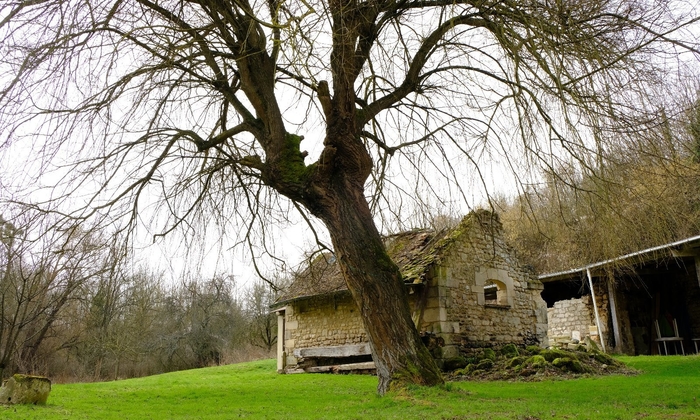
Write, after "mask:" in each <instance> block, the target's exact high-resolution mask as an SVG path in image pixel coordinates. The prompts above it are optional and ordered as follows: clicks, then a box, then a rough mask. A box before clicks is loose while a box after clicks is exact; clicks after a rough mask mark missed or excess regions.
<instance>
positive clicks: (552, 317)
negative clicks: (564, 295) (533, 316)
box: [547, 296, 597, 345]
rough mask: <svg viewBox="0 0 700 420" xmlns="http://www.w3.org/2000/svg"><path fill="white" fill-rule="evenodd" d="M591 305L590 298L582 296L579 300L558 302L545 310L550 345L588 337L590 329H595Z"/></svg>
mask: <svg viewBox="0 0 700 420" xmlns="http://www.w3.org/2000/svg"><path fill="white" fill-rule="evenodd" d="M591 305H592V304H591V298H590V296H583V297H581V298H579V299H570V300H560V301H559V302H555V303H554V306H553V307H551V308H549V309H547V319H548V320H549V329H548V331H547V335H548V336H549V340H550V343H551V344H553V345H554V344H559V343H562V342H570V341H571V340H572V339H574V338H576V339H578V340H583V339H584V338H585V337H590V336H591V334H590V331H591V328H595V319H594V315H593V310H592V306H591ZM596 335H597V332H596Z"/></svg>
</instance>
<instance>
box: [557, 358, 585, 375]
mask: <svg viewBox="0 0 700 420" xmlns="http://www.w3.org/2000/svg"><path fill="white" fill-rule="evenodd" d="M552 366H554V367H556V368H559V369H562V370H566V371H568V372H574V373H583V372H584V369H583V365H582V364H581V362H579V361H578V360H577V359H572V358H571V357H560V358H558V359H554V360H553V361H552Z"/></svg>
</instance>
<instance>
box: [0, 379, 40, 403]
mask: <svg viewBox="0 0 700 420" xmlns="http://www.w3.org/2000/svg"><path fill="white" fill-rule="evenodd" d="M50 392H51V381H50V380H49V378H45V377H43V376H32V375H20V374H15V375H12V376H11V377H10V378H9V379H7V380H6V381H5V382H4V383H3V384H2V387H0V403H2V404H39V405H44V404H46V400H47V399H48V398H49V393H50Z"/></svg>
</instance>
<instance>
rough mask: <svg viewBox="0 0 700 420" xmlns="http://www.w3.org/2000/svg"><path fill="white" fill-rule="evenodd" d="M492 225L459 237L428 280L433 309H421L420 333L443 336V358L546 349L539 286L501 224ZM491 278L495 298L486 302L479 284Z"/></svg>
mask: <svg viewBox="0 0 700 420" xmlns="http://www.w3.org/2000/svg"><path fill="white" fill-rule="evenodd" d="M492 223H493V224H485V225H481V226H479V225H476V226H472V227H471V229H470V230H468V231H465V232H464V233H463V234H462V235H461V236H459V237H458V238H457V240H456V243H455V244H454V245H453V246H452V247H451V248H450V250H449V251H448V253H447V254H446V255H445V258H444V259H443V263H442V264H441V266H440V268H439V270H437V275H436V276H435V279H434V280H433V287H434V290H435V291H431V295H432V296H434V297H435V299H434V300H431V302H434V303H433V305H434V306H437V307H436V308H432V309H433V311H432V312H429V311H427V310H426V317H425V318H424V329H425V330H427V331H430V332H434V333H438V334H440V335H441V336H442V337H443V338H444V340H445V344H446V346H445V349H444V352H443V356H444V357H445V358H448V357H453V356H455V355H457V354H458V353H460V352H461V353H467V354H468V353H471V352H475V351H477V350H478V349H481V348H485V347H500V346H503V345H505V344H511V343H513V344H516V345H527V344H539V345H542V346H546V345H547V313H546V305H545V302H544V300H542V298H541V296H540V292H541V291H542V284H541V283H540V282H539V280H537V278H536V277H535V276H534V274H533V273H532V271H531V270H529V269H527V268H526V267H524V266H522V265H521V264H520V263H519V262H518V261H517V259H516V257H515V252H514V251H513V250H512V249H511V248H510V247H508V246H507V245H506V243H505V240H504V238H503V235H502V231H501V227H500V223H499V222H498V221H497V220H494V221H493V222H492ZM494 224H495V225H494ZM494 280H495V282H494V283H498V284H499V289H500V290H499V292H498V293H499V297H498V299H497V300H496V301H487V300H485V296H484V285H486V284H487V283H488V282H489V281H494ZM502 293H505V294H506V295H505V296H501V294H502ZM440 308H443V309H440ZM429 315H432V317H430V316H429Z"/></svg>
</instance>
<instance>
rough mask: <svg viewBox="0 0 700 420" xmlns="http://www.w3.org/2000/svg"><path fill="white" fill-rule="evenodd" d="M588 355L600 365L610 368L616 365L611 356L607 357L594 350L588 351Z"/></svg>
mask: <svg viewBox="0 0 700 420" xmlns="http://www.w3.org/2000/svg"><path fill="white" fill-rule="evenodd" d="M589 355H590V357H592V358H593V359H595V360H596V361H597V362H598V363H602V364H604V365H609V366H611V365H615V363H617V361H616V360H615V359H613V358H612V357H611V356H609V355H607V354H605V353H601V352H599V351H596V350H591V351H589Z"/></svg>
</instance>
